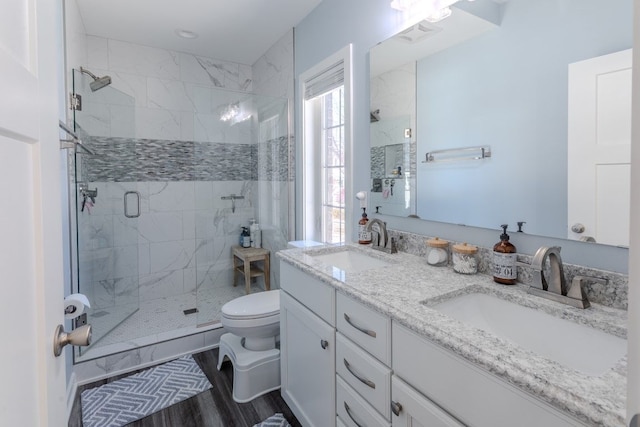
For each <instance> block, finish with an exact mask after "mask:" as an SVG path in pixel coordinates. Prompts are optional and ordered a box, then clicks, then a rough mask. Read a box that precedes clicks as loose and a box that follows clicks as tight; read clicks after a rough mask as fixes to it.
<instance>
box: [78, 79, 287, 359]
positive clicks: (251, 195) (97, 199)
mask: <svg viewBox="0 0 640 427" xmlns="http://www.w3.org/2000/svg"><path fill="white" fill-rule="evenodd" d="M108 77H109V76H104V77H97V76H95V75H94V74H93V73H91V72H89V71H88V70H86V69H82V70H74V71H73V89H74V104H75V105H76V108H75V111H74V125H75V131H76V133H77V134H78V135H79V136H80V138H81V139H82V141H83V144H84V145H85V146H86V147H87V148H89V149H90V151H91V152H92V153H93V154H88V153H87V152H83V151H80V150H78V151H77V152H76V153H75V154H74V155H73V156H72V157H73V158H72V162H71V163H72V167H71V168H70V169H72V170H71V172H70V180H69V182H70V192H71V197H70V199H71V202H70V203H71V204H72V209H71V213H72V215H71V216H72V218H71V221H72V226H73V227H72V228H73V229H74V230H75V233H74V234H75V235H74V238H73V239H72V245H73V246H74V247H73V248H72V252H73V253H74V255H75V256H74V257H73V258H74V263H73V264H74V268H73V276H74V286H75V287H76V289H74V290H77V292H81V293H83V294H86V295H87V297H88V298H89V300H90V302H91V308H89V309H88V310H87V319H86V320H85V319H80V320H79V321H77V323H82V322H85V321H86V322H88V323H91V324H92V325H93V343H92V345H91V346H89V347H86V348H77V349H76V354H75V360H76V361H84V360H89V359H93V358H97V357H103V356H106V355H108V354H112V353H116V352H119V351H123V350H124V349H129V348H131V347H132V346H143V345H149V344H154V343H157V342H160V341H165V340H169V339H173V338H177V337H180V336H185V335H189V334H193V333H196V332H198V331H202V330H206V329H207V328H209V329H211V328H216V327H219V318H220V308H221V307H222V305H223V304H224V303H226V302H227V301H230V300H231V299H233V298H236V297H238V296H240V295H243V294H244V292H245V290H244V286H243V285H238V286H233V285H234V284H233V283H232V280H233V273H232V268H233V264H232V257H231V246H233V245H236V244H238V238H239V235H240V228H241V227H242V226H248V225H249V221H250V219H255V220H256V221H257V222H258V223H259V224H260V228H261V229H262V245H263V247H264V248H266V249H269V250H270V251H271V253H272V254H274V253H275V252H276V251H277V250H279V249H282V248H284V247H285V246H286V242H287V241H288V240H289V237H290V235H291V233H292V229H293V224H292V223H291V221H290V218H291V212H292V204H291V200H290V199H291V197H292V194H293V192H292V185H293V176H292V164H291V163H292V143H291V141H290V136H289V135H290V124H289V111H288V110H289V106H288V102H287V100H286V99H280V98H272V97H266V96H258V95H255V94H251V93H246V92H235V91H230V90H224V89H219V88H215V87H204V86H202V87H192V88H190V90H191V96H190V97H189V100H191V102H184V100H183V99H168V100H167V102H166V105H163V106H158V105H143V106H141V105H140V103H139V102H136V99H135V98H134V97H133V96H130V95H128V94H126V93H124V92H122V91H120V90H118V88H117V85H115V84H114V85H111V84H110V83H111V80H110V78H108ZM107 78H108V79H107ZM175 121H178V122H179V123H180V125H181V126H180V127H179V128H180V132H175V131H174V130H173V129H175V128H173V127H171V124H172V123H174V122H175ZM232 195H234V196H238V197H232V198H230V197H229V196H232ZM232 203H233V206H232ZM274 264H275V263H274ZM274 267H276V268H274V269H272V276H273V277H271V283H272V286H274V285H275V286H274V287H278V285H277V280H276V277H277V274H278V269H277V265H276V266H274ZM252 286H253V291H254V292H255V291H260V290H262V289H263V286H264V284H263V282H262V281H260V280H258V281H255V282H254V283H253V284H252Z"/></svg>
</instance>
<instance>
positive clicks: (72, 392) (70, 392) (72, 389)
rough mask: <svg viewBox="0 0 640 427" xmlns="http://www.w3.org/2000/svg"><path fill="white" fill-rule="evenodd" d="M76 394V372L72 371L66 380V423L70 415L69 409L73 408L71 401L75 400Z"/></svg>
mask: <svg viewBox="0 0 640 427" xmlns="http://www.w3.org/2000/svg"><path fill="white" fill-rule="evenodd" d="M76 394H78V380H77V379H76V373H75V372H72V373H71V376H69V381H68V382H67V424H68V423H69V418H70V417H71V411H72V410H73V403H74V402H75V400H76Z"/></svg>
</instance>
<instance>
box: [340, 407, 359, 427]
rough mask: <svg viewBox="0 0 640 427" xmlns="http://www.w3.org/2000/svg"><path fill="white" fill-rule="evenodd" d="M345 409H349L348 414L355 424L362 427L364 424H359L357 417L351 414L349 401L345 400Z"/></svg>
mask: <svg viewBox="0 0 640 427" xmlns="http://www.w3.org/2000/svg"><path fill="white" fill-rule="evenodd" d="M344 409H346V410H347V415H349V418H351V421H353V423H354V424H355V425H357V426H358V427H362V424H359V423H358V422H357V421H356V419H355V418H353V415H351V408H349V405H347V402H344Z"/></svg>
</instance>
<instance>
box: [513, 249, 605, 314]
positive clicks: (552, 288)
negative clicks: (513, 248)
mask: <svg viewBox="0 0 640 427" xmlns="http://www.w3.org/2000/svg"><path fill="white" fill-rule="evenodd" d="M547 259H548V260H549V280H547V278H546V277H545V275H544V269H545V265H546V262H547ZM518 265H520V266H526V267H531V268H532V269H533V283H534V286H530V287H529V290H528V291H527V292H528V293H530V294H533V295H537V296H539V297H542V298H547V299H550V300H553V301H556V302H560V303H563V304H568V305H571V306H573V307H577V308H588V307H590V306H591V304H590V303H589V300H588V299H587V294H586V292H585V291H584V288H583V286H582V285H583V282H584V281H591V282H596V283H601V284H603V285H606V284H607V283H608V281H607V279H600V278H598V277H585V276H575V277H574V278H573V279H572V280H571V284H570V285H569V286H567V282H566V280H565V277H564V270H563V268H562V258H561V257H560V247H559V246H552V247H546V246H543V247H541V248H540V249H538V250H537V251H536V254H535V255H534V256H533V260H532V261H531V264H527V263H520V262H519V263H518Z"/></svg>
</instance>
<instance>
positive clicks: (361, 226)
mask: <svg viewBox="0 0 640 427" xmlns="http://www.w3.org/2000/svg"><path fill="white" fill-rule="evenodd" d="M368 222H369V218H367V208H362V218H360V221H358V243H360V244H361V245H368V244H369V243H371V232H370V231H367V223H368Z"/></svg>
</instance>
